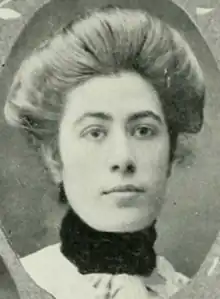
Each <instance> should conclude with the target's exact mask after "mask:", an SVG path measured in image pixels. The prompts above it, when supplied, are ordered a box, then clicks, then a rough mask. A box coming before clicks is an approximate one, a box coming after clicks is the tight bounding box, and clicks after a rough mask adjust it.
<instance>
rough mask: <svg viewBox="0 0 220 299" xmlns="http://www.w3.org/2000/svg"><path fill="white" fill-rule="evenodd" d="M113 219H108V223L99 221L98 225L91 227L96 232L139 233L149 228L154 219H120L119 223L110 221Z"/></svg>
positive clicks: (94, 224)
mask: <svg viewBox="0 0 220 299" xmlns="http://www.w3.org/2000/svg"><path fill="white" fill-rule="evenodd" d="M112 220H113V219H109V221H106V219H105V221H101V222H99V223H93V225H92V227H93V228H94V229H95V230H98V231H105V232H116V233H120V232H137V231H141V230H143V229H145V228H147V227H149V226H150V225H151V224H152V222H153V221H154V220H155V219H151V220H150V219H149V220H148V219H147V218H146V217H144V218H141V219H134V218H129V219H124V220H123V221H122V219H120V221H112Z"/></svg>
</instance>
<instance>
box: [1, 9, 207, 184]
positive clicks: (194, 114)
mask: <svg viewBox="0 0 220 299" xmlns="http://www.w3.org/2000/svg"><path fill="white" fill-rule="evenodd" d="M122 71H134V72H136V73H138V74H140V75H141V76H142V77H143V78H144V79H146V80H148V81H149V82H151V83H152V85H153V86H154V88H155V89H156V90H157V92H158V95H159V98H160V100H161V103H162V107H163V111H164V115H165V118H166V121H167V125H168V129H169V134H170V144H171V146H170V160H171V161H173V158H174V156H175V149H176V143H177V137H178V135H179V134H180V133H197V132H199V131H200V129H201V127H202V123H203V108H204V99H205V87H204V79H203V74H202V71H201V68H200V66H199V64H198V61H197V59H196V57H195V55H194V53H193V52H192V50H191V48H190V47H189V45H188V43H187V42H186V41H185V39H184V38H183V37H182V35H181V34H180V33H179V32H178V31H177V30H175V29H174V28H172V27H171V26H169V25H168V24H166V23H164V22H162V21H161V20H159V19H158V18H156V17H153V16H151V15H149V13H148V12H145V11H141V10H129V9H120V8H106V9H98V10H96V11H93V12H92V13H91V12H90V13H88V14H86V15H85V16H84V17H82V18H80V19H79V20H77V21H73V22H71V23H69V24H68V25H67V26H66V27H65V28H63V29H62V30H60V31H59V32H57V33H56V34H55V35H54V36H53V37H52V38H51V39H50V40H48V41H46V42H44V43H43V44H42V45H41V46H40V47H39V48H37V49H35V50H34V51H33V52H32V53H31V55H30V56H29V57H28V58H26V59H25V61H24V62H23V63H22V65H21V66H20V68H19V70H18V71H17V73H16V75H15V77H14V81H13V84H12V86H11V89H10V91H9V94H8V98H7V101H6V105H5V109H4V112H5V117H6V120H7V122H8V123H9V124H10V125H12V126H15V127H18V128H21V129H23V130H24V131H25V132H26V133H27V134H26V136H27V137H28V140H29V141H30V140H31V142H32V144H34V145H36V146H37V147H38V148H39V149H40V150H41V151H42V153H43V157H44V158H45V161H46V162H47V163H50V161H55V160H56V159H58V158H59V151H58V146H57V135H58V131H59V123H60V120H61V117H62V112H63V109H64V107H65V99H66V97H65V95H66V93H67V92H68V91H69V90H70V89H72V88H77V86H79V85H81V84H83V83H84V82H86V81H87V80H89V79H91V78H93V77H95V76H105V75H111V74H117V73H119V72H122ZM54 157H56V159H55V158H54ZM54 179H55V181H56V178H54ZM57 181H58V179H57Z"/></svg>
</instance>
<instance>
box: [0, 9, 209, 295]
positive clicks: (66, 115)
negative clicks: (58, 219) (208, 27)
mask: <svg viewBox="0 0 220 299" xmlns="http://www.w3.org/2000/svg"><path fill="white" fill-rule="evenodd" d="M204 97H205V87H204V80H203V76H202V72H201V69H200V67H199V65H198V62H197V60H196V58H195V55H194V54H193V52H192V50H191V49H190V47H189V46H188V44H187V43H186V41H185V40H184V39H183V38H182V37H181V35H180V34H179V33H178V32H177V31H176V30H175V29H173V28H171V27H170V26H168V25H167V24H165V23H163V22H162V21H160V20H159V19H157V18H155V17H152V16H150V15H149V14H148V13H147V12H144V11H140V10H128V9H127V10H126V9H120V8H113V7H108V8H104V9H100V10H97V11H93V12H92V13H90V14H88V15H86V16H85V17H84V18H82V19H80V20H78V21H77V22H72V23H71V24H69V25H68V26H66V27H65V28H64V29H63V30H61V31H60V32H58V33H57V34H56V35H55V36H54V37H53V38H52V39H51V40H50V41H48V42H46V43H45V44H44V45H42V46H41V47H40V48H39V49H36V50H35V51H34V53H32V54H31V55H30V57H28V58H27V59H26V60H25V61H24V62H23V64H22V65H21V68H20V69H19V71H18V72H17V74H16V76H15V79H14V82H13V85H12V87H11V90H10V93H9V96H8V99H7V102H6V106H5V116H6V119H7V121H8V123H9V124H11V125H13V126H16V127H19V128H21V129H23V130H24V131H25V132H26V133H27V134H26V136H27V137H28V140H29V141H31V143H32V144H33V145H34V146H36V147H37V148H38V149H39V150H40V152H41V153H42V156H43V158H44V161H45V163H46V165H47V167H48V169H49V170H50V173H51V174H52V177H53V179H54V181H55V182H56V183H57V184H58V185H59V186H60V199H61V200H62V201H66V202H67V203H68V205H69V210H68V212H67V214H66V216H65V217H64V219H63V221H62V225H61V230H60V237H61V246H60V245H59V244H57V245H54V246H50V247H47V248H44V249H43V250H41V251H40V252H37V253H35V254H33V255H31V256H28V257H26V258H24V259H22V262H23V265H24V267H25V268H26V270H27V271H28V272H29V273H30V275H31V276H32V277H33V278H34V279H35V281H36V282H37V283H38V284H39V285H40V286H41V287H43V288H45V289H46V290H47V291H48V292H50V293H51V294H52V295H54V296H55V297H56V298H57V299H59V298H62V299H63V298H73V297H74V298H78V297H77V296H79V297H80V296H82V298H86V297H85V295H84V297H83V295H80V294H82V291H85V290H89V296H91V298H136V297H137V298H169V297H170V296H171V295H172V294H174V293H175V292H176V291H177V290H178V289H179V288H180V287H181V286H183V285H184V284H186V283H187V281H188V279H187V278H186V277H185V276H183V275H182V274H180V273H177V272H175V270H174V269H173V267H172V266H171V264H170V263H169V262H168V261H167V260H166V259H165V258H163V257H159V256H156V253H155V250H154V248H153V246H154V243H155V240H156V230H155V224H156V220H157V218H158V216H159V213H160V211H161V208H162V206H163V204H164V201H165V191H166V186H167V182H168V178H169V176H170V174H171V168H172V163H173V161H174V159H175V150H176V146H177V139H178V136H179V134H181V133H185V132H187V133H197V132H199V130H200V129H201V127H202V123H203V108H204ZM53 274H54V277H53ZM52 277H53V278H52ZM55 277H56V278H55ZM81 283H83V287H82V284H81Z"/></svg>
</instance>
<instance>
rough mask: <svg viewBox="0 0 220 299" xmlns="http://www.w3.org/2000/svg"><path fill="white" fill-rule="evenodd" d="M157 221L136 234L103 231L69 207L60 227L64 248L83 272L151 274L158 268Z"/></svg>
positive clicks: (65, 254) (62, 247)
mask: <svg viewBox="0 0 220 299" xmlns="http://www.w3.org/2000/svg"><path fill="white" fill-rule="evenodd" d="M156 237H157V233H156V229H155V222H154V223H153V224H152V225H151V226H150V227H149V228H147V229H145V230H143V231H139V232H135V233H109V232H100V231H96V230H94V229H92V228H91V227H89V226H88V225H87V224H86V223H85V222H83V221H82V220H81V219H80V217H79V216H78V215H77V214H76V213H75V212H74V211H73V210H72V209H69V210H68V212H67V213H66V215H65V217H64V218H63V220H62V224H61V229H60V238H61V251H62V253H63V254H64V256H66V257H67V258H68V259H69V260H70V261H71V262H72V263H74V264H75V265H76V266H77V267H78V269H79V271H80V272H81V273H82V274H89V273H111V274H122V273H126V274H130V275H142V276H149V275H150V274H151V273H152V271H153V269H154V268H155V267H156V254H155V251H154V248H153V246H154V243H155V241H156Z"/></svg>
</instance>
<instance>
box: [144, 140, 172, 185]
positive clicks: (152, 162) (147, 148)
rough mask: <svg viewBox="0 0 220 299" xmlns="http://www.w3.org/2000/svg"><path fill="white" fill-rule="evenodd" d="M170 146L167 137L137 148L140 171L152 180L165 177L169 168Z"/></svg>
mask: <svg viewBox="0 0 220 299" xmlns="http://www.w3.org/2000/svg"><path fill="white" fill-rule="evenodd" d="M169 155H170V146H169V139H168V138H163V139H162V140H159V141H158V142H155V143H151V144H146V145H144V147H142V148H141V147H139V148H138V157H139V158H138V161H139V167H140V169H141V172H142V173H143V172H144V174H143V175H145V177H146V176H147V177H148V178H151V179H152V180H161V179H164V178H166V177H167V171H168V168H169Z"/></svg>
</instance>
